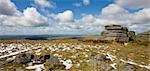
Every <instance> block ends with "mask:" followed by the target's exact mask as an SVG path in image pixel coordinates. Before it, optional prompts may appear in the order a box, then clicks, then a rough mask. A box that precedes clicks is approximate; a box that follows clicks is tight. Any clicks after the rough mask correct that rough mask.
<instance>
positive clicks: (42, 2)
mask: <svg viewBox="0 0 150 71" xmlns="http://www.w3.org/2000/svg"><path fill="white" fill-rule="evenodd" d="M35 3H36V4H38V5H39V6H41V7H42V8H53V7H55V3H54V2H52V1H48V0H35Z"/></svg>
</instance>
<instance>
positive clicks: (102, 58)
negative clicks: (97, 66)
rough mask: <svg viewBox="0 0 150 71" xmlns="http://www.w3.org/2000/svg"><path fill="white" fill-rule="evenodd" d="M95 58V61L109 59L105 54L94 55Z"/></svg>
mask: <svg viewBox="0 0 150 71" xmlns="http://www.w3.org/2000/svg"><path fill="white" fill-rule="evenodd" d="M96 60H97V61H106V60H109V59H107V57H106V55H104V54H101V55H97V56H96Z"/></svg>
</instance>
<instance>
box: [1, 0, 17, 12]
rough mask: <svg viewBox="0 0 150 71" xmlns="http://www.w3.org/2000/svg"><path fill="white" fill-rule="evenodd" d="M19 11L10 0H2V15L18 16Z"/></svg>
mask: <svg viewBox="0 0 150 71" xmlns="http://www.w3.org/2000/svg"><path fill="white" fill-rule="evenodd" d="M18 13H19V11H17V8H16V6H15V4H14V3H12V2H11V1H10V0H0V15H2V14H3V15H18Z"/></svg>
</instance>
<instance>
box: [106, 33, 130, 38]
mask: <svg viewBox="0 0 150 71" xmlns="http://www.w3.org/2000/svg"><path fill="white" fill-rule="evenodd" d="M104 36H106V37H127V34H124V33H108V34H104Z"/></svg>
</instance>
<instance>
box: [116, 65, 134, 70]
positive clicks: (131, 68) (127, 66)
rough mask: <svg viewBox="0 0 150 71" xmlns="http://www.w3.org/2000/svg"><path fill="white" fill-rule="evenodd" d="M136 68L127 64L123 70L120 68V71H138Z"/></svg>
mask: <svg viewBox="0 0 150 71" xmlns="http://www.w3.org/2000/svg"><path fill="white" fill-rule="evenodd" d="M136 69H137V68H136V67H135V66H134V65H130V64H125V66H124V67H123V68H120V69H119V70H118V71H136Z"/></svg>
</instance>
